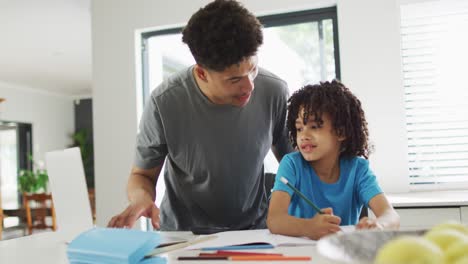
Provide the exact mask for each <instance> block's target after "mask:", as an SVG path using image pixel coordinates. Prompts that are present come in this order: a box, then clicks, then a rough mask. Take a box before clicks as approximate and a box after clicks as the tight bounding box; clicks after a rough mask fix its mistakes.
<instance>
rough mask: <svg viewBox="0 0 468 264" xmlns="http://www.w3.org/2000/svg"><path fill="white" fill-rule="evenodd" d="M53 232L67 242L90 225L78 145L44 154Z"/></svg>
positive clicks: (88, 205)
mask: <svg viewBox="0 0 468 264" xmlns="http://www.w3.org/2000/svg"><path fill="white" fill-rule="evenodd" d="M45 160H46V167H47V173H48V175H49V189H50V191H51V193H52V200H53V202H54V207H55V214H56V218H57V232H60V233H61V235H62V236H63V237H62V236H61V237H62V238H63V239H65V241H67V242H70V241H71V240H73V238H75V237H76V236H77V235H78V234H80V233H82V232H84V231H86V230H88V229H90V228H92V227H93V217H92V213H91V205H90V202H89V197H88V189H87V187H86V179H85V173H84V169H83V161H82V159H81V153H80V149H79V148H78V147H75V148H69V149H65V150H58V151H52V152H47V153H46V154H45Z"/></svg>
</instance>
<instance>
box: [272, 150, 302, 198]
mask: <svg viewBox="0 0 468 264" xmlns="http://www.w3.org/2000/svg"><path fill="white" fill-rule="evenodd" d="M296 174H297V173H296V170H295V168H294V162H293V159H292V158H291V156H290V155H286V156H284V157H283V159H282V160H281V162H280V164H279V167H278V172H277V173H276V176H275V184H274V185H273V189H272V192H274V191H284V192H287V193H288V194H289V196H292V195H293V190H291V188H289V187H288V186H287V185H286V184H284V183H283V182H282V181H281V180H280V179H281V177H284V178H286V180H288V182H289V183H290V184H291V185H293V186H296V177H297V176H296Z"/></svg>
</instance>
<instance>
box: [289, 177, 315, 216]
mask: <svg viewBox="0 0 468 264" xmlns="http://www.w3.org/2000/svg"><path fill="white" fill-rule="evenodd" d="M280 180H281V182H282V183H284V184H286V185H287V186H288V187H289V188H291V189H292V190H293V191H294V193H296V194H297V195H299V196H300V197H301V198H302V199H304V201H306V203H308V204H309V205H310V206H311V207H312V208H314V210H315V211H317V213H319V214H323V212H322V210H320V208H319V207H318V206H316V205H315V204H314V203H313V202H312V201H311V200H309V198H307V197H306V196H305V195H304V194H303V193H301V191H299V190H298V189H297V188H296V187H294V186H292V185H291V184H290V183H289V182H288V180H286V178H284V177H281V178H280Z"/></svg>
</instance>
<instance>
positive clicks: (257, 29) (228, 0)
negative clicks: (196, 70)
mask: <svg viewBox="0 0 468 264" xmlns="http://www.w3.org/2000/svg"><path fill="white" fill-rule="evenodd" d="M182 41H183V42H184V43H186V44H187V45H188V46H189V48H190V51H191V52H192V55H193V57H194V58H195V61H196V62H197V64H199V65H201V66H203V67H206V68H208V69H211V70H214V71H223V70H224V69H226V68H227V67H229V66H231V65H234V64H238V63H240V62H242V61H243V60H244V59H246V58H248V57H251V56H253V55H255V54H256V53H257V49H258V47H259V46H260V45H261V44H262V43H263V33H262V24H261V23H260V22H259V21H258V19H257V18H256V17H255V16H254V15H253V14H252V13H250V12H249V11H248V10H247V9H246V8H244V7H243V6H242V5H241V4H240V3H239V2H237V1H233V0H216V1H214V2H212V3H210V4H208V5H206V6H205V7H204V8H201V9H200V10H198V11H197V12H196V13H195V14H193V15H192V17H191V18H190V20H189V22H188V24H187V26H186V27H185V28H184V29H183V31H182Z"/></svg>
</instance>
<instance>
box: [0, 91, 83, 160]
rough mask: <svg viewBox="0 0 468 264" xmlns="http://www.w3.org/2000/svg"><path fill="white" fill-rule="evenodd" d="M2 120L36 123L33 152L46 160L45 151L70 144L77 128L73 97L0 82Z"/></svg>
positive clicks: (34, 125)
mask: <svg viewBox="0 0 468 264" xmlns="http://www.w3.org/2000/svg"><path fill="white" fill-rule="evenodd" d="M0 97H2V98H6V101H5V102H3V103H2V104H0V120H5V121H16V122H22V123H31V124H32V134H33V156H34V159H35V160H36V161H39V160H40V161H44V153H45V152H47V151H51V150H57V149H62V148H65V147H67V146H68V145H70V144H71V143H72V140H71V137H70V135H71V133H73V131H74V129H75V121H74V107H73V99H72V98H71V97H69V96H64V95H57V94H51V93H46V92H40V91H37V90H34V89H29V88H27V87H19V86H17V85H13V84H8V83H2V82H0Z"/></svg>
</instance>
